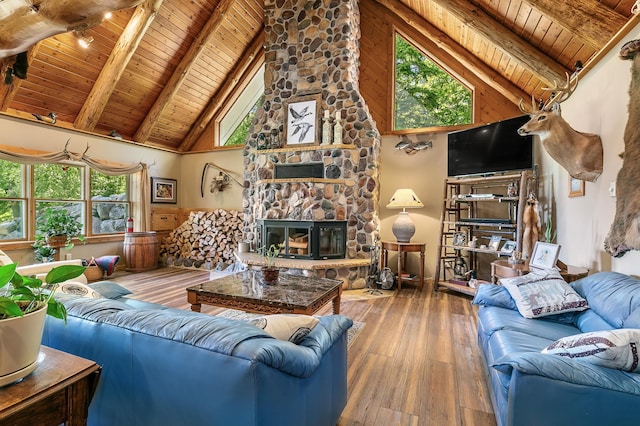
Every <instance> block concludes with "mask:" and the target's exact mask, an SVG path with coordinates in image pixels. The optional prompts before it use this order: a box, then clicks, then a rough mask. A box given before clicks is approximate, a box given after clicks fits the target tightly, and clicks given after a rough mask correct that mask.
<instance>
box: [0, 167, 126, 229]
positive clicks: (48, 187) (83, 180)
mask: <svg viewBox="0 0 640 426" xmlns="http://www.w3.org/2000/svg"><path fill="white" fill-rule="evenodd" d="M25 194H29V196H27V195H25ZM49 208H52V209H65V210H67V211H68V212H69V213H70V214H71V216H72V217H73V218H75V220H76V221H77V222H78V223H79V224H80V225H81V226H82V228H83V233H84V235H85V236H89V235H105V234H114V233H121V232H124V231H125V229H126V219H127V217H128V216H129V215H130V208H131V206H130V202H129V177H128V176H126V175H121V176H109V175H105V174H103V173H100V172H97V171H95V170H91V169H88V168H87V167H85V166H79V165H75V164H34V165H22V164H17V163H12V162H10V161H5V160H0V240H5V241H10V240H33V239H35V234H36V231H37V224H38V218H39V217H41V215H42V213H43V212H45V211H46V210H47V209H49ZM27 211H32V212H33V215H28V214H27V213H26V212H27ZM87 212H91V213H90V214H87ZM31 221H33V222H31Z"/></svg>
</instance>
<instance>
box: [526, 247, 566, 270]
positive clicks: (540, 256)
mask: <svg viewBox="0 0 640 426" xmlns="http://www.w3.org/2000/svg"><path fill="white" fill-rule="evenodd" d="M558 253H560V246H559V245H558V244H551V243H543V242H542V241H537V242H536V245H535V246H534V247H533V253H531V259H529V267H531V268H544V269H551V268H554V267H555V266H556V261H557V260H558Z"/></svg>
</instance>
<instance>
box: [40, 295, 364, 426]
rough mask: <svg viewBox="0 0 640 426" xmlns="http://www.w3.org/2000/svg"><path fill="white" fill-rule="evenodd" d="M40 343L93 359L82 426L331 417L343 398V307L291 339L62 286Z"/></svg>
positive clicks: (347, 323) (294, 421)
mask: <svg viewBox="0 0 640 426" xmlns="http://www.w3.org/2000/svg"><path fill="white" fill-rule="evenodd" d="M61 299H62V300H63V303H64V304H65V306H66V307H67V310H68V321H67V324H66V325H65V324H64V323H63V322H62V321H60V320H56V319H52V318H48V319H47V321H46V324H45V330H44V334H43V340H42V343H43V344H44V345H47V346H50V347H53V348H56V349H59V350H62V351H66V352H69V353H72V354H75V355H78V356H81V357H84V358H88V359H91V360H94V361H96V362H97V363H98V364H100V365H101V366H102V369H103V370H102V376H101V378H100V382H99V384H98V388H97V390H96V393H95V396H94V398H93V401H92V402H91V405H90V408H89V425H93V426H98V425H104V426H114V425H122V426H142V425H150V426H151V425H153V426H162V425H172V426H179V425H185V426H187V425H188V426H198V425H207V426H210V425H225V426H226V425H324V426H328V425H335V424H336V422H337V420H338V418H339V417H340V414H341V412H342V410H343V408H344V406H345V404H346V400H347V387H346V380H347V349H346V347H347V346H346V345H347V330H348V329H349V327H351V325H352V321H351V320H350V319H349V318H347V317H344V316H340V315H333V316H325V317H319V323H318V324H317V325H316V326H315V328H313V330H312V331H311V333H310V334H309V335H308V336H307V337H306V338H305V339H304V340H303V341H302V342H301V343H300V344H299V345H295V344H293V343H290V342H288V341H283V340H277V339H274V338H273V337H271V336H270V335H268V334H266V333H265V332H264V331H263V330H261V329H258V328H257V327H254V326H253V325H251V324H248V323H246V322H243V321H236V320H230V319H226V318H221V317H215V316H209V315H204V314H199V313H195V312H190V311H181V310H176V309H167V308H164V307H162V306H159V305H153V304H147V303H144V302H139V301H135V300H132V299H126V298H121V300H110V299H101V298H96V299H92V298H82V297H72V296H66V295H62V296H61Z"/></svg>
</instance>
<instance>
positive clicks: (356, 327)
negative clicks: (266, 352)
mask: <svg viewBox="0 0 640 426" xmlns="http://www.w3.org/2000/svg"><path fill="white" fill-rule="evenodd" d="M343 294H344V293H343ZM216 316H218V317H223V318H227V319H232V320H237V321H249V320H251V319H253V318H257V317H260V316H262V315H261V314H252V313H249V312H244V311H239V310H237V309H227V310H224V311H222V312H220V313H219V314H217V315H216ZM365 325H366V324H365V323H363V322H359V321H354V322H353V326H351V328H350V329H349V330H348V331H347V350H349V348H350V347H351V345H352V344H353V342H354V341H355V340H356V337H358V335H359V334H360V332H361V331H362V329H363V328H364V326H365Z"/></svg>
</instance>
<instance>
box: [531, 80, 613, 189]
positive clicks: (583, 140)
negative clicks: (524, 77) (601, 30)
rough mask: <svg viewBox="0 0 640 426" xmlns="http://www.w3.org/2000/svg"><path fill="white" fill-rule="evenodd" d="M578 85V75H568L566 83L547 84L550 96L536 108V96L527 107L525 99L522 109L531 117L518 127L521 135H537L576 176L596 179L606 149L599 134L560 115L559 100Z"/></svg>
mask: <svg viewBox="0 0 640 426" xmlns="http://www.w3.org/2000/svg"><path fill="white" fill-rule="evenodd" d="M577 86H578V77H577V75H574V77H569V74H567V83H566V85H565V86H563V87H558V83H557V82H556V83H555V84H554V87H544V88H543V90H546V91H550V92H551V95H550V96H549V100H548V101H547V102H546V103H544V105H542V107H541V108H540V109H538V108H537V106H536V103H535V100H534V99H533V96H532V97H531V103H532V109H531V111H528V110H527V109H526V108H525V107H524V105H523V103H522V101H520V110H521V111H522V112H524V113H526V114H529V115H530V116H531V119H530V120H529V121H528V122H526V123H525V124H524V125H523V126H522V127H520V128H519V129H518V133H519V134H520V135H523V136H524V135H538V136H539V137H540V141H541V142H542V146H543V147H544V149H545V151H547V153H548V154H549V155H550V156H551V157H552V158H553V159H554V160H555V161H557V162H558V163H559V164H560V165H561V166H562V167H564V168H565V169H566V170H567V171H568V172H569V174H570V175H571V177H573V178H575V179H581V180H586V181H589V182H594V181H595V180H596V179H598V177H599V176H600V175H601V174H602V162H603V150H602V141H601V140H600V136H598V135H594V134H592V133H582V132H578V131H576V130H574V129H572V128H571V126H570V125H569V123H567V122H566V121H565V120H564V119H563V118H562V116H561V115H560V103H562V102H564V101H566V100H567V99H569V97H570V96H571V94H572V93H573V92H574V90H576V87H577Z"/></svg>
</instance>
